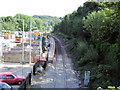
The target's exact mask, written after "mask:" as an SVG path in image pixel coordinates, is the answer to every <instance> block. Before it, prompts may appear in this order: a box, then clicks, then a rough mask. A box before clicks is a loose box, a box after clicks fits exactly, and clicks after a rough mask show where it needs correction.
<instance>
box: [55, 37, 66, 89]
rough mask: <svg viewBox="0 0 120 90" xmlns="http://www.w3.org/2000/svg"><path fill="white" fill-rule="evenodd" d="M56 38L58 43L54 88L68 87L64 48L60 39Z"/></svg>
mask: <svg viewBox="0 0 120 90" xmlns="http://www.w3.org/2000/svg"><path fill="white" fill-rule="evenodd" d="M54 39H55V43H56V45H55V46H56V53H55V55H56V56H55V57H56V60H55V63H54V64H55V75H56V76H55V78H54V88H67V79H66V78H67V77H66V67H65V53H64V50H63V49H64V48H63V46H62V44H61V43H60V41H59V40H58V39H56V38H54Z"/></svg>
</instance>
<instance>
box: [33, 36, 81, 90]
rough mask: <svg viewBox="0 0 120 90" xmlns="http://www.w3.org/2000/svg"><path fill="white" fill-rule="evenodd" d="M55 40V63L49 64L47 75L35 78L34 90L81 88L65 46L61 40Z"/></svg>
mask: <svg viewBox="0 0 120 90" xmlns="http://www.w3.org/2000/svg"><path fill="white" fill-rule="evenodd" d="M54 39H55V43H56V44H55V46H56V52H55V58H54V59H53V63H49V64H48V67H47V70H45V71H44V73H45V74H42V75H35V76H33V79H32V83H33V86H32V88H79V82H80V81H79V80H78V78H77V77H76V74H75V71H74V70H73V66H72V63H71V59H70V58H68V57H67V53H66V51H65V48H64V46H63V45H62V44H61V42H60V40H59V39H57V38H54Z"/></svg>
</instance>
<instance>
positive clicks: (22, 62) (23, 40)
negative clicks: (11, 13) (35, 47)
mask: <svg viewBox="0 0 120 90" xmlns="http://www.w3.org/2000/svg"><path fill="white" fill-rule="evenodd" d="M14 20H15V21H23V30H22V36H23V39H22V76H23V63H24V19H16V18H15V19H14Z"/></svg>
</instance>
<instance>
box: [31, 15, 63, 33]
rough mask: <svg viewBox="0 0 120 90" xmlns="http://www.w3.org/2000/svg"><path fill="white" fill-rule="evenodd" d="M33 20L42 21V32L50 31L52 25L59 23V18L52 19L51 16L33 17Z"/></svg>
mask: <svg viewBox="0 0 120 90" xmlns="http://www.w3.org/2000/svg"><path fill="white" fill-rule="evenodd" d="M33 18H39V19H41V20H42V23H43V24H42V25H43V26H42V27H43V28H42V30H48V31H49V30H52V29H53V27H54V25H55V24H56V23H58V22H60V21H61V18H58V17H52V16H46V15H44V16H42V15H33Z"/></svg>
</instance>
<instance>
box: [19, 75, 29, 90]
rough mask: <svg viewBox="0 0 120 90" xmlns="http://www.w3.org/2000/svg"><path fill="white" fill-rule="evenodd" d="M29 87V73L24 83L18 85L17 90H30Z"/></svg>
mask: <svg viewBox="0 0 120 90" xmlns="http://www.w3.org/2000/svg"><path fill="white" fill-rule="evenodd" d="M30 85H31V73H29V74H28V76H27V77H26V79H25V81H24V82H23V83H22V84H21V85H20V87H19V89H18V90H26V89H27V88H30Z"/></svg>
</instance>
